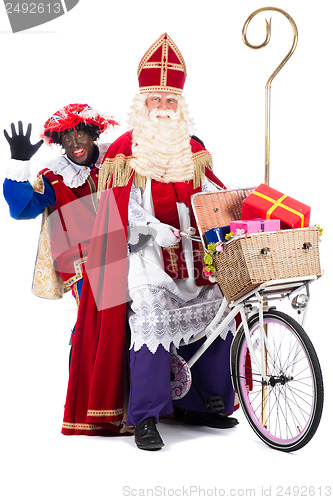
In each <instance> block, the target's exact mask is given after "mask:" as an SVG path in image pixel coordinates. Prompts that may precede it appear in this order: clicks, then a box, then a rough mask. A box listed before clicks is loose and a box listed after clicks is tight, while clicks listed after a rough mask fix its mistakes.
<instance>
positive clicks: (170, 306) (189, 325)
mask: <svg viewBox="0 0 333 500" xmlns="http://www.w3.org/2000/svg"><path fill="white" fill-rule="evenodd" d="M203 190H205V191H216V190H217V189H216V187H215V185H214V184H212V183H210V182H209V181H207V180H206V181H205V183H204V185H203ZM177 208H178V214H179V220H180V225H181V228H187V227H189V226H190V217H189V210H188V208H187V207H186V205H185V204H183V203H177ZM128 217H129V227H130V229H131V228H136V229H138V227H140V226H141V228H142V229H144V228H146V227H147V223H148V222H158V221H157V219H156V218H155V217H154V215H153V204H152V198H151V184H150V182H149V180H147V185H146V189H145V191H144V194H143V195H142V194H141V190H140V189H139V188H136V187H132V189H131V195H130V203H129V210H128ZM139 231H140V230H139ZM182 244H183V249H184V255H185V260H186V263H187V269H188V271H189V277H188V278H186V279H181V280H175V281H174V280H173V279H172V278H170V276H169V275H168V274H167V273H165V271H164V268H163V261H162V259H161V249H160V247H159V246H158V245H157V243H156V242H155V241H153V242H152V243H151V244H150V245H148V246H146V247H145V248H143V249H142V250H140V251H139V252H133V253H129V257H128V259H129V272H128V288H129V296H130V299H131V301H130V302H129V308H128V315H129V322H130V327H131V348H132V347H133V348H134V350H135V351H138V350H139V349H140V348H141V347H142V346H143V345H146V346H147V347H148V349H149V350H150V351H151V352H152V353H154V352H156V349H157V348H158V346H159V345H162V346H163V347H164V349H166V350H170V346H171V344H174V345H175V346H176V347H178V346H179V343H180V342H181V341H182V340H184V341H185V342H186V343H187V342H188V341H189V340H190V338H191V337H193V336H194V335H197V334H199V333H200V332H201V331H202V330H204V328H205V327H206V326H207V325H208V324H209V323H210V322H211V321H212V320H213V318H214V316H215V315H216V313H217V311H218V309H219V307H220V305H221V302H222V298H223V296H222V294H221V291H220V289H219V287H218V286H217V285H208V286H202V287H198V286H197V285H196V283H195V280H194V275H193V272H194V271H193V254H192V242H191V241H190V240H188V239H183V240H182ZM227 313H228V310H227V311H226V312H225V316H226V315H227ZM223 319H224V317H223V318H222V320H223ZM222 320H221V321H222ZM229 331H230V332H232V334H234V333H235V322H234V321H232V322H231V323H230V324H229V325H228V327H227V328H225V329H224V330H223V331H222V333H221V337H222V338H223V339H225V338H226V336H227V335H228V333H229Z"/></svg>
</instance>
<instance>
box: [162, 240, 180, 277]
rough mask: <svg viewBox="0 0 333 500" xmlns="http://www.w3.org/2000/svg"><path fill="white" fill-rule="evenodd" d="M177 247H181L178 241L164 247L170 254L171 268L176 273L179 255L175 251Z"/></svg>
mask: <svg viewBox="0 0 333 500" xmlns="http://www.w3.org/2000/svg"><path fill="white" fill-rule="evenodd" d="M176 248H179V243H176V245H172V246H171V247H163V249H164V250H166V251H167V252H168V254H169V257H170V264H171V268H172V271H173V272H174V273H177V272H178V264H177V256H176V251H175V250H176Z"/></svg>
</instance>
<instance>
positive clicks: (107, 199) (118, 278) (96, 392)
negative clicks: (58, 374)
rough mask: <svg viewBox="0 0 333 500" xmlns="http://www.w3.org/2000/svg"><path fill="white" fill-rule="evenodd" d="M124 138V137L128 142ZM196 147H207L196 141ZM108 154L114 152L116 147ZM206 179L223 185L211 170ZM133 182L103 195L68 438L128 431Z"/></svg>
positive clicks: (84, 299)
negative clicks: (129, 247)
mask: <svg viewBox="0 0 333 500" xmlns="http://www.w3.org/2000/svg"><path fill="white" fill-rule="evenodd" d="M124 136H128V134H124ZM124 136H122V138H120V139H121V141H123V144H124V143H126V144H127V142H128V141H127V137H126V141H124ZM121 141H120V142H121ZM116 142H117V141H116ZM191 143H192V144H193V139H192V140H191ZM194 147H195V148H197V150H199V151H200V150H203V149H204V148H203V147H202V146H201V145H200V144H199V143H198V142H197V141H195V143H194ZM192 149H193V145H192ZM109 152H111V154H112V155H113V154H114V145H111V146H110V149H109ZM109 152H108V153H107V155H106V157H108V155H109V154H110V153H109ZM206 176H207V178H208V179H209V180H211V181H213V182H215V183H216V184H217V185H219V186H221V187H222V188H223V187H224V186H223V184H222V183H221V181H219V179H217V177H215V175H214V174H213V173H212V172H211V171H210V170H209V169H208V168H206ZM132 182H133V174H132V176H131V178H130V182H129V183H128V184H127V185H126V186H125V187H115V188H113V189H110V190H107V191H104V192H102V195H101V200H100V205H99V209H98V213H97V217H96V222H95V226H94V231H93V235H92V239H91V244H90V248H89V254H88V261H87V265H86V268H85V275H84V280H83V288H82V294H81V299H80V306H79V311H78V318H77V324H76V329H75V342H74V345H73V353H72V360H71V367H70V373H69V381H68V390H67V398H66V405H65V413H64V421H63V427H62V433H63V434H87V435H96V434H109V433H119V432H121V431H122V430H124V429H123V425H122V422H123V420H125V418H126V414H125V411H124V405H125V406H126V387H125V385H126V384H125V368H126V360H125V358H126V348H125V346H126V304H127V218H128V201H129V196H130V189H131V185H132Z"/></svg>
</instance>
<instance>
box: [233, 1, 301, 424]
mask: <svg viewBox="0 0 333 500" xmlns="http://www.w3.org/2000/svg"><path fill="white" fill-rule="evenodd" d="M267 10H272V11H275V12H280V14H283V15H284V16H285V17H286V18H287V19H288V20H289V22H290V24H291V26H292V28H293V32H294V39H293V44H292V46H291V49H290V50H289V52H288V54H287V55H286V56H285V58H284V59H283V60H282V61H281V62H280V64H279V65H278V66H277V67H276V69H275V70H274V71H273V73H272V74H271V76H270V77H269V78H268V80H267V83H266V86H265V184H267V185H269V167H270V119H271V84H272V81H273V79H274V78H275V77H276V75H277V74H278V73H279V71H280V70H281V69H282V68H283V66H284V65H285V64H286V62H287V61H288V59H289V58H290V57H291V56H292V54H293V52H294V51H295V49H296V45H297V40H298V31H297V26H296V24H295V21H294V20H293V18H292V17H291V16H290V15H289V14H288V13H287V12H285V11H284V10H282V9H278V8H276V7H262V8H261V9H258V10H255V11H254V12H252V14H251V15H250V16H249V17H248V18H247V20H246V21H245V23H244V26H243V31H242V37H243V42H244V43H245V45H247V46H248V47H250V48H251V49H261V48H262V47H266V45H267V44H268V43H269V41H270V39H271V19H270V20H269V22H268V21H267V19H266V20H265V21H266V38H265V40H264V41H263V43H261V44H260V45H253V44H251V43H250V42H249V41H248V39H247V36H246V33H247V28H248V26H249V24H250V22H251V20H252V19H253V18H254V17H255V16H256V15H257V14H259V13H260V12H264V11H267ZM264 305H267V302H265V303H264ZM264 329H265V333H266V335H267V327H266V325H264ZM264 356H265V365H266V375H267V350H266V349H265V353H264ZM261 421H262V424H263V425H264V426H265V427H267V386H266V385H263V386H262V394H261Z"/></svg>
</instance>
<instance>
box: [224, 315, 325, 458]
mask: <svg viewBox="0 0 333 500" xmlns="http://www.w3.org/2000/svg"><path fill="white" fill-rule="evenodd" d="M248 324H249V330H250V336H251V342H252V344H253V346H254V349H255V353H256V355H257V358H258V359H259V360H260V359H261V342H260V329H259V316H258V315H254V316H253V317H252V318H250V319H249V322H248ZM264 325H265V331H266V335H267V340H268V346H269V348H268V350H269V352H268V350H267V349H266V348H265V365H266V374H267V376H268V377H269V381H268V383H265V382H264V381H263V380H262V377H261V375H260V373H259V370H258V368H257V367H256V366H255V364H254V363H253V361H252V363H249V354H248V345H247V341H246V338H245V333H244V329H243V327H242V328H241V330H240V331H239V333H238V335H237V337H236V338H235V342H234V345H233V351H232V362H233V376H234V382H235V385H236V389H237V392H238V396H239V399H240V403H241V406H242V408H243V411H244V413H245V415H246V417H247V419H248V421H249V423H250V425H251V427H252V428H253V430H254V431H255V432H256V434H257V435H258V436H259V437H260V439H262V441H264V442H265V443H266V444H267V445H268V446H271V447H272V448H275V449H277V450H281V451H288V452H290V451H295V450H298V449H300V448H302V447H303V446H305V445H306V444H307V443H308V442H309V441H310V439H312V437H313V436H314V434H315V432H316V430H317V428H318V425H319V422H320V418H321V414H322V409H323V400H324V388H323V379H322V373H321V369H320V364H319V361H318V357H317V354H316V352H315V350H314V347H313V345H312V343H311V341H310V339H309V337H308V336H307V334H306V333H305V331H304V330H303V328H302V327H301V326H300V325H299V324H298V323H297V322H296V321H295V320H294V319H293V318H291V317H290V316H288V315H287V314H284V313H281V312H278V311H275V310H272V309H271V310H269V311H268V312H265V313H264Z"/></svg>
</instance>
